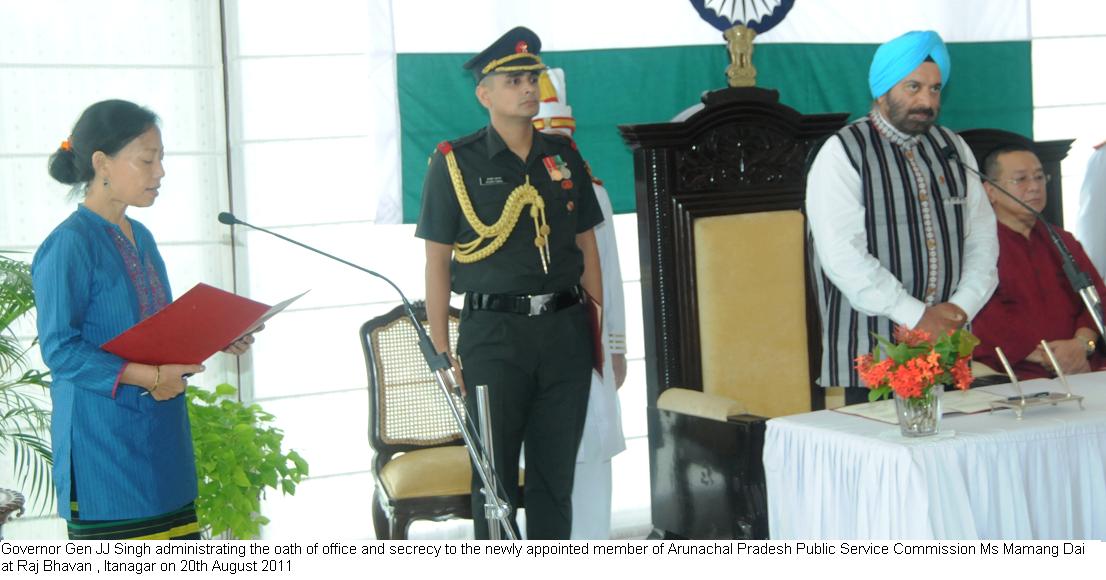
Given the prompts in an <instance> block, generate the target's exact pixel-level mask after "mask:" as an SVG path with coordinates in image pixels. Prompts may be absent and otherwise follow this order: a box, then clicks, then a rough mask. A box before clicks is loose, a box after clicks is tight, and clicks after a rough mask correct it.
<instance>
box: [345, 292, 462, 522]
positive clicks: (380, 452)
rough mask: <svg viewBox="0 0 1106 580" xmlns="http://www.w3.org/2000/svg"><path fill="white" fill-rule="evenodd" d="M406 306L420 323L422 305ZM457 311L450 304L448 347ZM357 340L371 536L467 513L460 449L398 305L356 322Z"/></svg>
mask: <svg viewBox="0 0 1106 580" xmlns="http://www.w3.org/2000/svg"><path fill="white" fill-rule="evenodd" d="M414 308H415V314H416V316H417V317H418V318H419V319H420V320H421V321H423V323H424V324H425V323H426V322H425V321H426V309H425V305H424V304H423V303H422V302H416V303H415V305H414ZM458 316H459V313H458V311H457V310H456V309H454V308H451V309H450V318H449V336H450V342H451V343H452V344H453V345H454V346H456V341H457V326H458ZM361 345H362V347H363V348H364V351H365V366H366V367H367V369H368V375H369V442H370V444H371V445H372V448H373V450H374V451H375V452H376V457H375V458H374V460H373V466H372V470H373V477H374V478H375V480H376V489H375V491H374V492H373V512H372V513H373V528H374V530H375V532H376V538H377V539H380V540H404V539H407V528H408V526H409V525H410V523H411V522H412V521H414V520H426V519H429V520H443V519H448V518H453V517H457V518H471V517H472V507H471V504H470V501H469V498H470V489H471V488H470V485H471V483H470V481H471V477H472V466H471V464H470V463H469V456H468V452H467V451H466V449H465V447H464V442H463V440H462V438H461V434H460V432H459V431H458V429H457V425H456V422H455V420H454V417H453V415H452V413H451V412H450V410H449V407H448V404H447V402H446V399H445V395H443V394H442V392H441V389H440V388H439V387H438V384H437V382H435V380H434V377H433V375H431V373H430V371H429V370H428V369H427V368H426V363H425V360H424V359H423V357H422V354H421V353H420V352H419V345H418V336H417V334H416V332H415V329H414V328H413V327H412V326H411V322H410V320H409V319H408V318H407V315H406V314H405V313H404V311H403V307H402V306H398V307H396V308H395V309H393V310H392V311H390V312H388V313H387V314H384V315H382V316H378V317H376V318H373V319H372V320H369V321H368V322H366V323H365V324H364V325H362V326H361Z"/></svg>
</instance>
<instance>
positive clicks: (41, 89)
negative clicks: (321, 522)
mask: <svg viewBox="0 0 1106 580" xmlns="http://www.w3.org/2000/svg"><path fill="white" fill-rule="evenodd" d="M221 34H222V27H221V24H220V18H219V2H218V0H165V1H159V2H148V1H146V0H110V1H101V2H88V1H86V0H44V1H35V2H30V1H18V0H2V1H0V208H2V209H0V249H2V250H16V251H22V252H26V253H24V254H22V257H23V258H24V259H26V260H27V261H30V259H31V256H32V255H33V252H34V250H35V249H36V248H37V247H38V244H39V243H40V242H41V241H42V240H43V239H44V238H45V237H46V235H47V234H49V233H50V231H51V230H52V229H53V228H54V227H55V226H56V225H57V224H58V223H59V222H61V221H62V220H63V219H65V217H66V216H67V215H69V214H70V213H71V212H73V211H74V210H75V209H76V204H77V203H78V201H79V200H76V199H70V198H69V197H68V188H67V187H66V186H64V185H61V184H59V183H57V182H55V181H54V180H53V179H51V178H50V177H49V175H48V174H47V172H46V166H47V159H48V157H49V156H50V154H51V153H53V152H54V151H55V150H56V149H57V147H58V145H59V144H60V143H61V142H62V141H63V140H64V139H66V137H68V136H69V131H70V129H71V128H72V127H73V124H74V123H75V122H76V120H77V117H78V116H79V115H80V114H81V112H82V111H83V110H84V109H85V108H86V107H87V106H89V105H91V104H92V103H94V102H96V101H100V100H103V99H111V98H119V99H126V100H130V101H134V102H136V103H138V104H140V105H144V106H147V107H149V108H150V109H152V110H153V111H155V112H156V113H158V115H160V116H161V119H162V133H163V137H164V141H165V148H166V157H165V170H166V176H165V179H164V180H163V182H162V188H161V196H160V197H159V198H158V202H157V203H156V204H155V205H154V206H153V207H152V208H149V209H141V210H131V211H130V212H128V215H129V216H131V217H132V218H134V219H137V220H139V221H141V222H143V223H144V224H146V225H147V226H148V227H149V228H150V230H151V231H152V232H153V234H154V236H155V238H156V239H157V240H158V244H159V247H160V249H161V253H162V255H163V256H164V258H165V261H166V264H167V266H168V270H169V278H170V283H171V285H172V287H173V289H174V292H175V293H176V294H178V295H179V294H181V293H183V292H185V291H186V290H188V289H189V288H191V287H192V286H193V285H194V284H196V283H197V282H205V283H207V284H211V285H213V286H218V287H222V288H228V289H231V288H233V270H232V263H231V252H230V245H229V236H228V235H227V233H226V232H225V231H223V229H221V228H220V227H219V225H218V224H217V223H216V222H215V220H214V218H213V217H212V216H214V215H216V214H217V213H218V212H219V211H222V210H225V209H226V208H227V205H228V200H229V195H228V188H227V177H226V176H227V172H226V147H225V143H226V132H225V123H224V119H225V112H224V110H225V109H224V106H223V103H224V91H223V65H222V51H221ZM32 322H33V321H32V320H31V319H27V320H26V322H25V323H24V324H23V325H22V326H21V327H20V328H19V329H18V332H19V334H20V336H21V337H22V338H24V339H25V340H27V341H28V342H29V341H30V339H31V338H32V337H33V336H34V335H35V330H34V327H33V324H32ZM31 355H32V357H33V358H32V360H31V361H30V362H31V364H32V365H33V366H34V367H35V368H40V369H44V368H45V365H43V364H42V362H41V359H40V358H39V352H38V349H32V351H31ZM207 367H208V370H207V372H206V373H204V374H203V375H202V383H203V384H205V385H208V386H214V385H215V384H218V383H220V382H232V383H233V382H237V379H236V373H237V370H236V368H235V367H236V364H235V361H234V360H233V359H232V358H230V357H225V356H218V357H215V358H213V359H212V360H211V361H210V362H209V363H208V365H207ZM9 461H10V459H9V458H6V457H2V458H0V464H3V465H4V466H5V467H4V468H3V469H0V485H4V484H5V483H11V482H7V481H6V478H7V477H9V475H10V474H9V471H10V470H9V469H8V468H7V465H8V462H9ZM62 533H63V534H64V531H63V532H62ZM33 535H34V533H32V536H33Z"/></svg>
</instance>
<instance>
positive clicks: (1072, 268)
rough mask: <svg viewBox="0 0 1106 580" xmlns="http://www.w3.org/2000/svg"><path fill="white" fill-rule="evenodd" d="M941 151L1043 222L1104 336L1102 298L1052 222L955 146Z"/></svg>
mask: <svg viewBox="0 0 1106 580" xmlns="http://www.w3.org/2000/svg"><path fill="white" fill-rule="evenodd" d="M943 151H944V154H945V157H946V158H947V159H948V160H949V161H955V162H956V163H957V164H958V165H960V167H963V168H964V169H967V170H968V171H970V172H972V173H974V174H975V175H977V176H979V178H980V179H982V180H983V181H986V182H987V183H990V184H991V185H993V186H994V187H995V189H997V190H999V191H1001V192H1002V193H1003V194H1004V195H1006V197H1009V198H1010V199H1012V200H1014V202H1015V203H1017V204H1018V205H1020V206H1022V207H1023V208H1025V209H1027V210H1029V211H1030V212H1031V213H1032V214H1033V215H1034V216H1036V218H1037V220H1038V221H1040V222H1041V223H1042V224H1044V226H1045V230H1046V231H1047V232H1048V237H1049V238H1051V239H1052V243H1053V245H1055V246H1056V249H1057V251H1059V252H1060V259H1061V261H1063V268H1064V274H1065V275H1067V277H1068V282H1069V283H1070V284H1071V288H1072V290H1074V291H1075V293H1076V294H1078V295H1079V297H1080V298H1081V299H1082V300H1083V305H1084V306H1085V307H1086V308H1087V312H1090V314H1091V319H1092V320H1094V324H1095V327H1096V328H1097V329H1098V336H1099V337H1100V338H1102V337H1106V327H1104V326H1103V321H1102V300H1101V298H1100V297H1099V295H1098V290H1097V289H1095V287H1094V281H1093V280H1091V277H1090V275H1088V274H1087V273H1086V272H1084V271H1083V270H1081V269H1080V268H1079V266H1078V265H1076V263H1075V258H1074V257H1072V255H1071V251H1070V250H1068V246H1067V244H1065V243H1064V240H1063V239H1062V238H1060V235H1059V234H1057V233H1056V230H1055V228H1053V227H1052V224H1050V223H1048V220H1046V219H1045V216H1043V215H1041V212H1039V211H1037V210H1035V209H1033V208H1032V207H1031V206H1030V205H1029V204H1027V203H1025V202H1024V201H1022V200H1020V199H1018V197H1017V196H1016V195H1014V194H1012V193H1010V192H1009V191H1007V190H1006V188H1004V187H1002V186H1001V185H999V184H998V182H996V181H995V180H993V179H991V178H990V177H987V176H986V175H984V174H983V173H981V172H979V170H977V169H975V168H973V167H971V166H970V165H968V164H967V163H964V162H963V161H961V160H960V154H959V153H958V152H957V151H956V148H955V147H954V146H952V145H949V146H948V147H945V148H944V150H943Z"/></svg>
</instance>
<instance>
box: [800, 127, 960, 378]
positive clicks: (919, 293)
mask: <svg viewBox="0 0 1106 580" xmlns="http://www.w3.org/2000/svg"><path fill="white" fill-rule="evenodd" d="M831 138H837V139H840V140H841V142H842V144H843V145H844V148H845V153H846V155H847V156H848V158H849V162H850V163H851V164H852V167H853V169H854V170H855V171H856V172H857V173H859V174H860V183H861V188H862V190H863V191H862V194H863V195H862V203H863V205H864V209H865V215H864V220H865V227H866V230H867V236H868V252H869V253H870V254H871V255H872V256H875V258H876V259H878V260H879V262H880V264H881V265H882V266H883V267H884V268H886V269H887V270H888V271H890V272H891V273H892V274H894V275H895V277H896V278H898V279H899V281H901V282H902V284H903V287H904V288H905V289H906V291H907V292H908V293H910V294H911V295H912V296H914V297H915V298H917V299H919V300H922V301H923V302H925V303H926V304H927V305H932V304H938V303H941V302H947V301H948V299H949V297H950V296H952V294H953V292H954V291H955V290H956V286H957V284H958V282H959V280H960V268H961V262H962V259H963V257H964V235H965V229H964V219H965V211H966V208H965V201H966V198H965V196H966V194H967V185H966V184H967V181H966V179H967V176H966V174H965V171H964V169H962V168H960V167H959V165H957V164H955V163H954V162H950V161H949V160H948V159H946V158H945V156H944V155H942V150H943V149H944V148H946V147H949V146H953V147H955V146H956V142H957V141H958V140H959V137H957V136H956V135H955V134H954V133H952V131H949V130H948V129H945V128H942V127H938V126H936V125H934V126H933V127H932V128H930V130H929V131H928V132H927V133H925V134H923V135H918V136H906V135H904V134H903V133H901V132H899V131H898V130H896V129H895V128H894V127H892V126H891V125H890V124H889V123H888V122H887V121H886V120H884V119H883V117H882V116H880V115H879V114H878V113H877V112H875V111H873V112H872V113H871V114H870V115H868V116H867V117H865V118H863V119H859V120H857V121H855V122H853V123H850V124H849V125H847V126H845V127H844V128H843V129H841V131H839V132H838V133H837V134H836V135H835V136H834V137H831ZM961 155H963V152H961ZM810 241H811V244H810V246H811V259H812V266H813V268H812V272H813V275H814V286H815V287H816V291H817V293H818V305H819V310H820V314H821V319H822V371H821V378H820V380H819V381H818V382H819V384H820V385H821V386H823V387H829V386H843V387H850V386H852V387H856V386H862V383H861V382H860V378H859V377H858V376H857V373H856V369H855V368H854V364H855V363H854V360H855V359H856V357H857V356H859V355H860V354H864V353H868V352H871V351H872V346H873V345H874V344H875V343H876V341H875V338H873V336H872V333H877V334H880V335H882V336H885V337H888V338H890V337H891V333H892V330H893V327H894V322H893V321H892V320H891V319H889V318H886V317H882V316H867V315H865V314H862V313H860V312H857V311H856V310H854V309H853V307H852V305H850V304H849V301H848V299H847V298H846V297H845V296H843V295H842V294H841V291H840V290H838V289H837V287H836V286H834V285H833V283H832V282H830V280H829V278H828V277H827V276H826V275H825V273H824V272H823V271H822V268H821V265H820V264H819V263H818V257H817V252H814V251H813V248H814V240H813V239H811V240H810Z"/></svg>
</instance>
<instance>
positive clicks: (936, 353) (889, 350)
mask: <svg viewBox="0 0 1106 580" xmlns="http://www.w3.org/2000/svg"><path fill="white" fill-rule="evenodd" d="M875 337H876V340H877V341H878V343H877V345H876V347H875V348H874V349H872V352H871V354H865V355H862V356H859V357H857V359H856V370H857V372H858V373H859V374H860V380H861V381H863V383H864V384H865V385H866V386H867V387H868V388H869V389H871V391H870V392H869V393H868V400H869V401H876V400H879V399H882V398H885V397H887V396H889V395H890V394H891V393H892V392H894V393H895V394H896V395H898V396H899V397H900V398H903V399H921V398H929V397H930V387H932V386H933V385H938V384H948V385H956V388H958V389H960V390H962V391H963V390H967V388H968V386H970V385H971V383H972V371H971V369H970V368H969V366H968V360H969V357H970V356H971V354H972V351H973V350H975V347H976V345H978V344H979V339H978V338H976V337H975V335H973V334H972V333H970V332H968V331H967V330H964V329H959V330H956V331H953V332H950V333H949V334H947V335H945V336H942V337H940V338H938V339H937V341H934V340H933V337H932V335H930V334H929V333H928V332H925V331H924V330H910V329H907V328H906V327H904V326H897V327H896V328H895V334H894V338H895V342H894V343H892V342H891V341H889V340H887V339H886V338H884V337H882V336H879V335H875ZM881 351H882V354H884V355H886V358H882V357H881V356H880V354H881Z"/></svg>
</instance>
